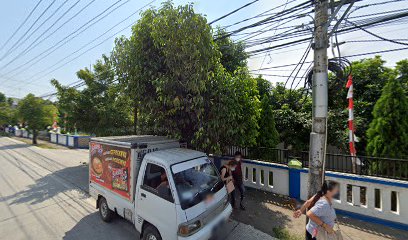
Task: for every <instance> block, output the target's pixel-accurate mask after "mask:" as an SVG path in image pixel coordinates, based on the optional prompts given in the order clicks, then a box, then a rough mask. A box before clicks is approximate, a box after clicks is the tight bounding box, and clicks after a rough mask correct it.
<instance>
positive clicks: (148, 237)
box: [142, 225, 162, 240]
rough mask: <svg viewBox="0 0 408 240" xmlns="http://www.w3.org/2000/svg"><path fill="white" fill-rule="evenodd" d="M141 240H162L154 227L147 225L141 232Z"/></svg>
mask: <svg viewBox="0 0 408 240" xmlns="http://www.w3.org/2000/svg"><path fill="white" fill-rule="evenodd" d="M142 240H162V238H161V236H160V233H159V231H158V230H157V229H156V228H155V227H153V226H152V225H148V226H147V227H146V228H145V229H144V231H143V238H142Z"/></svg>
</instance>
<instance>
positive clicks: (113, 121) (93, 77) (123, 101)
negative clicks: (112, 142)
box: [52, 57, 131, 136]
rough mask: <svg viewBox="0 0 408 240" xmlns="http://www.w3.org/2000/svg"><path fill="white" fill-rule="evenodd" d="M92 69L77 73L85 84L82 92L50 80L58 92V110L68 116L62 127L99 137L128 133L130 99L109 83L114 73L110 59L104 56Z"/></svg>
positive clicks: (116, 85) (117, 86)
mask: <svg viewBox="0 0 408 240" xmlns="http://www.w3.org/2000/svg"><path fill="white" fill-rule="evenodd" d="M93 68H94V71H93V72H92V71H90V70H89V69H87V68H85V69H81V70H79V71H78V72H77V76H78V78H79V79H82V80H84V82H85V84H86V87H85V88H84V89H83V90H77V89H75V88H72V87H64V86H62V85H61V84H60V83H59V82H58V81H57V80H55V79H54V80H52V84H53V85H54V86H55V87H56V89H57V92H58V94H57V97H58V107H59V109H60V111H61V114H62V116H67V117H66V119H65V120H66V126H64V127H65V128H66V129H67V131H73V130H74V129H75V128H78V129H79V130H80V131H83V132H87V133H93V134H97V135H99V136H104V135H118V134H126V133H128V129H127V127H128V126H129V125H130V124H131V122H130V114H129V113H130V104H129V103H130V100H129V98H128V96H127V95H126V94H122V92H121V88H120V86H119V85H118V84H113V83H112V82H113V77H114V74H113V72H112V70H111V66H110V63H109V59H108V58H106V57H103V58H102V59H101V60H98V61H97V62H96V64H94V66H93Z"/></svg>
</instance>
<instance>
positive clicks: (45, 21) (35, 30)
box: [9, 0, 68, 55]
mask: <svg viewBox="0 0 408 240" xmlns="http://www.w3.org/2000/svg"><path fill="white" fill-rule="evenodd" d="M67 2H68V0H65V1H64V2H62V4H61V5H60V6H58V7H57V9H55V10H54V12H52V13H51V14H50V15H49V16H48V17H47V18H46V19H45V20H44V21H43V22H42V23H41V24H40V25H39V26H38V27H37V28H36V29H34V31H32V32H31V33H30V34H29V35H28V36H26V37H25V38H24V40H23V41H22V42H21V43H20V44H18V45H17V46H15V47H14V48H12V49H10V53H9V55H10V54H12V53H13V52H14V51H15V50H16V49H18V48H19V47H21V46H22V45H23V44H24V43H26V42H27V40H28V39H29V38H31V36H33V35H34V34H35V33H36V32H37V31H38V29H40V28H41V27H42V26H43V25H44V24H45V23H47V22H48V20H50V19H51V18H52V17H53V16H54V15H55V14H56V13H57V12H58V11H59V10H60V9H61V8H62V7H63V6H64V5H65V4H66V3H67Z"/></svg>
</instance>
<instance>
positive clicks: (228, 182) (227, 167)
mask: <svg viewBox="0 0 408 240" xmlns="http://www.w3.org/2000/svg"><path fill="white" fill-rule="evenodd" d="M236 166H237V163H236V162H235V161H234V160H231V161H229V162H228V163H227V164H224V165H223V166H222V167H221V168H220V173H221V180H222V181H223V182H224V184H225V186H226V187H227V191H228V197H229V200H230V203H231V205H232V207H233V208H235V195H234V194H235V188H234V183H233V182H234V179H233V178H232V171H234V170H235V167H236Z"/></svg>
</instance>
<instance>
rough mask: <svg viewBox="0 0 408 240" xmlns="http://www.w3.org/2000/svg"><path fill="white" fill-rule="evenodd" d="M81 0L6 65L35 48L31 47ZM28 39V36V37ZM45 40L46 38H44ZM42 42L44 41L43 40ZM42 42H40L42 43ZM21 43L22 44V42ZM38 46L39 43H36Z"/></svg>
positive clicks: (78, 0)
mask: <svg viewBox="0 0 408 240" xmlns="http://www.w3.org/2000/svg"><path fill="white" fill-rule="evenodd" d="M80 1H81V0H77V1H76V2H75V3H74V4H73V5H72V6H71V7H69V8H68V9H67V10H66V11H65V12H64V13H63V14H62V15H61V16H60V17H59V18H58V19H57V20H56V21H55V22H54V23H53V24H52V25H51V26H49V27H48V28H47V29H46V30H45V31H43V32H42V33H41V34H39V36H38V37H37V38H36V39H35V40H34V41H32V42H31V44H30V45H28V46H27V47H26V48H25V49H24V50H23V51H22V52H20V54H18V55H17V56H16V57H14V58H13V59H12V60H11V61H9V62H8V63H7V64H6V65H9V64H11V63H13V62H14V61H15V60H17V59H18V58H20V57H21V56H24V55H25V54H27V53H28V52H30V51H31V50H32V49H33V48H34V47H33V48H31V49H30V47H31V46H33V45H34V44H35V43H37V41H38V40H39V39H40V38H41V37H43V36H44V35H45V34H46V33H47V32H48V31H49V30H50V29H51V28H52V27H54V26H55V25H56V24H57V23H58V22H59V20H61V19H62V18H63V17H64V16H65V15H66V14H67V13H68V12H70V11H71V10H72V9H73V8H74V7H75V6H76V5H77V4H78V3H79V2H80ZM26 40H27V38H26ZM43 40H44V39H43ZM41 42H42V41H41ZM41 42H40V43H41ZM20 45H21V44H20ZM36 46H37V45H36Z"/></svg>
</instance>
